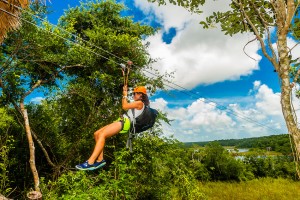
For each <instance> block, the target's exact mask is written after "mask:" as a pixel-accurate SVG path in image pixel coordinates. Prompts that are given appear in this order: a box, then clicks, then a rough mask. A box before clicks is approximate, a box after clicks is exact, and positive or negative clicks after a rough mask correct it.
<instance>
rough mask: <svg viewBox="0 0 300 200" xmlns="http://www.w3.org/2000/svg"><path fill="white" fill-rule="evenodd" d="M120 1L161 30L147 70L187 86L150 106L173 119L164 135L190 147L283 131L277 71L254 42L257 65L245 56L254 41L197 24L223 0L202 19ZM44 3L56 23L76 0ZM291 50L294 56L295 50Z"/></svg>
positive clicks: (138, 0) (217, 4)
mask: <svg viewBox="0 0 300 200" xmlns="http://www.w3.org/2000/svg"><path fill="white" fill-rule="evenodd" d="M122 2H123V3H124V4H125V5H126V6H127V7H128V8H129V10H127V11H124V13H123V14H124V15H131V16H133V17H134V18H133V19H134V20H135V21H138V22H141V23H144V24H148V25H152V26H156V27H160V28H161V29H160V31H159V32H158V33H157V34H155V35H154V36H151V37H149V38H146V39H145V42H150V44H151V45H150V47H149V53H150V55H151V56H152V57H153V58H158V62H157V63H155V64H153V67H154V68H156V69H158V70H159V71H160V72H161V73H164V72H175V74H174V79H173V80H172V82H174V83H176V84H177V85H180V86H181V87H183V88H186V89H188V91H185V90H182V88H178V89H177V90H173V89H170V91H169V92H168V93H166V92H163V91H159V92H157V93H156V94H154V95H153V96H152V97H151V102H152V103H151V105H152V107H154V108H158V109H161V110H163V111H164V112H167V113H168V115H169V118H170V119H172V120H173V122H172V124H171V126H169V125H166V124H164V125H163V129H164V134H165V135H166V136H174V137H175V138H177V139H178V140H180V141H183V142H190V141H211V140H218V139H236V138H248V137H259V136H265V135H274V134H282V133H287V131H286V128H285V124H284V120H283V117H282V112H281V107H280V87H279V80H278V77H277V74H276V73H275V72H274V71H273V67H272V66H271V65H270V63H269V62H268V61H267V60H266V59H265V58H264V57H263V56H262V53H261V50H260V47H259V44H258V43H257V42H253V43H251V44H249V45H248V46H247V47H246V48H245V51H246V52H247V54H249V55H251V57H253V58H255V59H256V61H254V60H252V59H250V58H249V57H248V56H246V54H245V53H244V52H243V48H244V45H245V44H246V43H247V42H248V41H250V40H252V39H253V38H254V36H253V35H251V34H243V35H241V34H240V35H235V36H233V37H230V36H225V35H224V34H223V33H222V32H221V31H220V29H219V28H211V29H208V30H204V29H202V27H201V25H200V24H199V22H200V21H201V20H203V19H205V17H206V16H208V15H209V14H210V13H212V12H213V11H216V10H220V11H222V10H223V11H224V10H226V9H228V1H211V2H208V4H207V5H205V6H204V7H203V10H204V13H203V14H202V15H195V14H191V13H189V12H188V11H186V10H185V9H184V8H181V7H177V6H174V5H169V4H167V5H166V6H158V5H157V4H155V3H152V4H150V3H148V2H147V0H131V1H130V0H123V1H122ZM47 5H49V6H51V7H52V10H53V13H52V14H50V15H49V16H48V20H49V21H50V22H51V23H53V24H56V23H57V19H58V18H59V16H61V15H62V14H63V12H64V10H65V9H67V8H68V6H70V7H74V6H76V5H79V1H76V0H60V1H58V0H51V3H49V2H47ZM289 43H290V44H291V46H292V45H293V44H295V41H293V40H292V39H289ZM274 45H275V44H274ZM295 52H296V53H297V52H300V51H299V49H297V48H295V49H294V53H295ZM296 53H295V54H296ZM298 54H299V53H298ZM297 56H299V55H297ZM145 75H149V74H146V73H145ZM173 86H174V85H173ZM174 87H176V86H174ZM38 97H39V96H38V95H37V96H36V97H35V98H38ZM40 98H41V97H40ZM34 100H35V99H32V101H34ZM296 109H297V108H296Z"/></svg>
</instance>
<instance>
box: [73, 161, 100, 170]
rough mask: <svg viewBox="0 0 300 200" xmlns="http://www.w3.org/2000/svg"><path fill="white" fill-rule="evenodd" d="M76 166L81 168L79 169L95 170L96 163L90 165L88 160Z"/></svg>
mask: <svg viewBox="0 0 300 200" xmlns="http://www.w3.org/2000/svg"><path fill="white" fill-rule="evenodd" d="M75 167H76V169H79V170H94V169H95V167H94V164H92V165H90V164H89V163H88V161H85V162H84V163H81V164H79V165H76V166H75Z"/></svg>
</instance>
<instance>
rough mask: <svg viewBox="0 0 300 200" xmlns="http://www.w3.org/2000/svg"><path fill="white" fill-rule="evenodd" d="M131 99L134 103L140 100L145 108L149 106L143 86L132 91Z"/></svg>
mask: <svg viewBox="0 0 300 200" xmlns="http://www.w3.org/2000/svg"><path fill="white" fill-rule="evenodd" d="M133 99H134V100H135V101H138V100H141V101H142V102H143V103H144V104H145V105H146V106H148V105H149V104H150V102H149V98H148V95H147V90H146V88H145V87H144V86H138V87H136V88H134V89H133Z"/></svg>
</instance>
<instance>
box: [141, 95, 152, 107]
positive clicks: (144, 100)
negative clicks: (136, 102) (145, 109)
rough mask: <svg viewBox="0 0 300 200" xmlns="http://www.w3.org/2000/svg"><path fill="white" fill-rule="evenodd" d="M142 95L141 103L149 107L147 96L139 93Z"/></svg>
mask: <svg viewBox="0 0 300 200" xmlns="http://www.w3.org/2000/svg"><path fill="white" fill-rule="evenodd" d="M141 94H142V99H141V100H142V102H143V103H144V104H145V106H149V105H150V101H149V98H148V95H146V94H144V93H141Z"/></svg>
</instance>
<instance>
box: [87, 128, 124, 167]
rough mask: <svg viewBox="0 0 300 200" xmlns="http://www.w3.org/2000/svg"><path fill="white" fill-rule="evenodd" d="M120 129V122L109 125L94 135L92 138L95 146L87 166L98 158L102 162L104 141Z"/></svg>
mask: <svg viewBox="0 0 300 200" xmlns="http://www.w3.org/2000/svg"><path fill="white" fill-rule="evenodd" d="M121 129H122V123H121V122H114V123H111V124H109V125H107V126H105V127H103V128H101V129H99V130H98V131H96V132H95V133H94V138H95V141H96V145H95V148H94V151H93V153H92V155H91V157H90V158H89V159H88V163H89V164H93V163H94V162H95V160H96V159H97V157H98V160H99V161H100V160H103V149H104V145H105V140H106V139H107V138H110V137H112V136H114V135H117V134H118V133H119V132H120V131H121Z"/></svg>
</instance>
